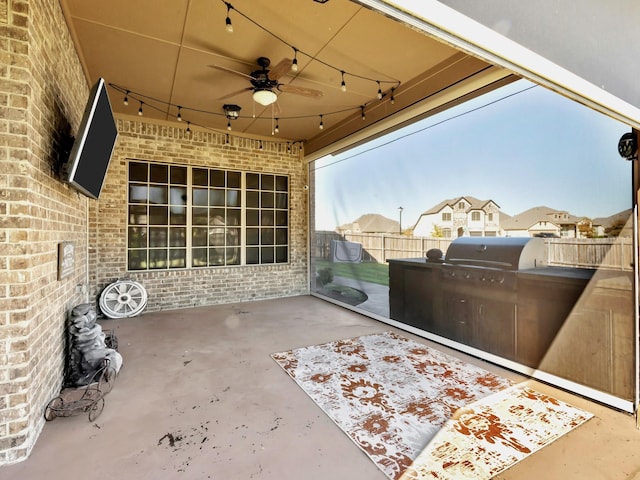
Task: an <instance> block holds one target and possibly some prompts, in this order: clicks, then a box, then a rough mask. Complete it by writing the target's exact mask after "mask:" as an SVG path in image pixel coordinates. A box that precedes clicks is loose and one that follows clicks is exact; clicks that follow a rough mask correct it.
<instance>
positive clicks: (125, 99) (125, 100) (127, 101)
mask: <svg viewBox="0 0 640 480" xmlns="http://www.w3.org/2000/svg"><path fill="white" fill-rule="evenodd" d="M122 103H124V104H125V105H129V90H127V93H125V94H124V100H123V101H122Z"/></svg>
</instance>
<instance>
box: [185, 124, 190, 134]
mask: <svg viewBox="0 0 640 480" xmlns="http://www.w3.org/2000/svg"><path fill="white" fill-rule="evenodd" d="M185 133H186V135H187V137H190V136H191V122H187V131H186V132H185Z"/></svg>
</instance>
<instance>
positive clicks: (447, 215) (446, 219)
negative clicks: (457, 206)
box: [442, 212, 451, 222]
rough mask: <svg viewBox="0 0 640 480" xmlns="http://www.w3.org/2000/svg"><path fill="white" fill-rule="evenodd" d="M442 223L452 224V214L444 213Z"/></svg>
mask: <svg viewBox="0 0 640 480" xmlns="http://www.w3.org/2000/svg"><path fill="white" fill-rule="evenodd" d="M442 221H443V222H450V221H451V212H442Z"/></svg>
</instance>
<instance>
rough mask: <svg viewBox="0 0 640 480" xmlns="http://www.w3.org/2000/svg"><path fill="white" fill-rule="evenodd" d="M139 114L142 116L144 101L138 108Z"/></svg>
mask: <svg viewBox="0 0 640 480" xmlns="http://www.w3.org/2000/svg"><path fill="white" fill-rule="evenodd" d="M138 115H140V116H142V102H140V108H139V109H138Z"/></svg>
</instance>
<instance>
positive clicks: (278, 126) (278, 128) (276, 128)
mask: <svg viewBox="0 0 640 480" xmlns="http://www.w3.org/2000/svg"><path fill="white" fill-rule="evenodd" d="M278 123H279V122H278V118H277V117H276V126H275V127H274V128H273V131H274V133H279V132H280V125H278Z"/></svg>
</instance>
